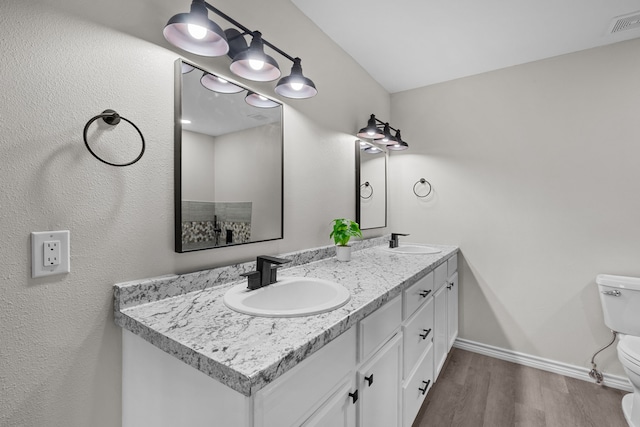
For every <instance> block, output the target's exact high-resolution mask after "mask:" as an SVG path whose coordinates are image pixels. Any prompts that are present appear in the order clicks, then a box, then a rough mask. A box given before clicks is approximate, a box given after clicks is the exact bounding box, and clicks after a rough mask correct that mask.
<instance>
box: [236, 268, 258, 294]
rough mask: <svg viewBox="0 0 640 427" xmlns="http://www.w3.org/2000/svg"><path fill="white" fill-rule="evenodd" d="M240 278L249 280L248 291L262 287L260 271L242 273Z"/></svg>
mask: <svg viewBox="0 0 640 427" xmlns="http://www.w3.org/2000/svg"><path fill="white" fill-rule="evenodd" d="M240 276H242V277H246V278H247V282H248V283H247V289H251V290H254V289H258V288H260V287H261V284H260V272H259V271H248V272H246V273H240Z"/></svg>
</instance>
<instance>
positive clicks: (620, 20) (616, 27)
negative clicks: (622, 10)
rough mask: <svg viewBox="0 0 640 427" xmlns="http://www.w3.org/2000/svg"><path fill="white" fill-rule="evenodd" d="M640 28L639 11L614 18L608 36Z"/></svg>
mask: <svg viewBox="0 0 640 427" xmlns="http://www.w3.org/2000/svg"><path fill="white" fill-rule="evenodd" d="M635 28H640V10H639V11H637V12H632V13H629V14H626V15H622V16H616V17H615V18H613V20H612V21H611V25H610V26H609V34H615V33H619V32H620V31H626V30H633V29H635Z"/></svg>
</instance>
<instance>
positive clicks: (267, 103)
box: [244, 92, 280, 108]
mask: <svg viewBox="0 0 640 427" xmlns="http://www.w3.org/2000/svg"><path fill="white" fill-rule="evenodd" d="M244 100H245V102H246V103H247V104H249V105H252V106H254V107H258V108H273V107H278V106H279V105H280V104H278V103H277V102H275V101H272V100H270V99H269V98H267V97H265V96H262V95H258V94H257V93H255V92H249V93H247V96H245V98H244Z"/></svg>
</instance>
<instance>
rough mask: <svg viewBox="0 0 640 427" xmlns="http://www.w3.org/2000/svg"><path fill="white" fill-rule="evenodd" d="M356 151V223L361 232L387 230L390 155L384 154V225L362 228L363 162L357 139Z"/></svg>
mask: <svg viewBox="0 0 640 427" xmlns="http://www.w3.org/2000/svg"><path fill="white" fill-rule="evenodd" d="M355 149H356V222H357V223H358V224H359V225H360V229H361V230H375V229H376V228H385V227H386V226H387V222H388V218H387V216H388V207H387V205H388V202H389V192H388V187H389V186H388V182H387V172H388V164H389V157H388V153H387V152H386V151H385V152H383V153H382V154H383V155H384V225H381V226H379V227H365V228H363V227H362V206H361V205H360V198H361V195H362V193H361V188H360V186H361V185H362V181H361V179H360V170H361V167H360V161H361V151H362V150H361V147H360V140H359V139H356V141H355Z"/></svg>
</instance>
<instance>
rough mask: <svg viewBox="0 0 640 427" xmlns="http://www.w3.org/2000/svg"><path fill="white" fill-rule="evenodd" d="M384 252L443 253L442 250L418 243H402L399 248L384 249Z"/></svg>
mask: <svg viewBox="0 0 640 427" xmlns="http://www.w3.org/2000/svg"><path fill="white" fill-rule="evenodd" d="M384 250H386V251H388V252H392V253H396V254H438V253H440V252H442V249H438V248H434V247H433V246H427V245H420V244H418V243H404V244H403V243H400V246H398V247H397V248H384Z"/></svg>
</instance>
